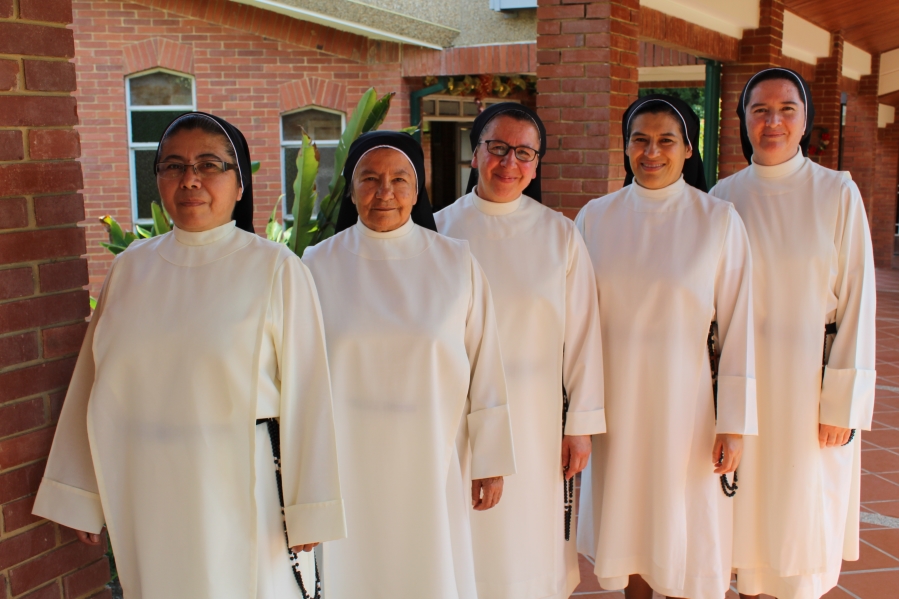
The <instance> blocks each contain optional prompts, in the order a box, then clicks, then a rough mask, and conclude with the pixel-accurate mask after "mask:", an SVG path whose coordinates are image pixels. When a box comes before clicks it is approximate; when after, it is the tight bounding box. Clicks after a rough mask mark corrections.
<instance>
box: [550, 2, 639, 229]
mask: <svg viewBox="0 0 899 599" xmlns="http://www.w3.org/2000/svg"><path fill="white" fill-rule="evenodd" d="M639 19H640V3H639V1H638V0H592V1H591V0H573V1H572V0H564V1H563V0H539V1H538V8H537V77H538V81H537V92H538V95H537V109H538V112H539V114H540V118H541V119H543V121H544V123H545V124H546V129H547V142H548V148H549V150H548V152H547V154H546V157H545V159H544V162H543V201H544V203H545V204H546V205H547V206H551V207H553V208H556V209H561V210H562V211H563V212H565V213H566V214H568V215H569V216H572V217H573V216H574V215H575V214H576V212H577V211H578V210H579V209H580V208H581V207H582V206H583V205H584V204H586V203H587V202H588V201H589V200H591V199H593V198H596V197H600V196H602V195H605V194H607V193H609V192H612V191H615V190H617V189H620V188H621V182H622V181H623V179H624V162H623V159H624V154H623V140H622V137H621V118H622V115H623V114H624V111H625V110H626V109H627V107H628V105H629V104H630V103H631V102H633V101H634V100H636V98H637V92H638V84H637V64H638V52H639V42H638V40H637V35H638V33H639Z"/></svg>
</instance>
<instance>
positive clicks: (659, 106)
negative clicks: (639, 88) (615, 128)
mask: <svg viewBox="0 0 899 599" xmlns="http://www.w3.org/2000/svg"><path fill="white" fill-rule="evenodd" d="M641 114H667V115H668V116H670V117H671V118H673V119H674V121H675V122H676V123H677V128H678V129H680V134H681V137H682V138H683V141H684V144H685V145H688V146H689V145H690V138H688V137H687V130H686V129H685V128H684V117H682V116H681V115H680V113H678V112H677V111H676V110H675V109H674V108H672V107H671V106H669V105H668V104H666V103H665V102H647V103H646V104H644V105H643V106H640V107H639V108H637V110H635V111H634V114H632V115H631V116H630V119H629V120H628V124H627V137H625V138H624V144H625V145H627V143H628V141H630V138H631V123H633V122H634V119H636V118H637V117H638V116H640V115H641Z"/></svg>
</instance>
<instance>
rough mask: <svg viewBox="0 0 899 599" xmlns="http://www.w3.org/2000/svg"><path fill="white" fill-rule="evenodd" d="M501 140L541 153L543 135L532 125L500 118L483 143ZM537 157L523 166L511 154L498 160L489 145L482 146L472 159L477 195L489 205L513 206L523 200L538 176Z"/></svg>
mask: <svg viewBox="0 0 899 599" xmlns="http://www.w3.org/2000/svg"><path fill="white" fill-rule="evenodd" d="M488 139H490V140H498V141H502V142H505V143H506V144H508V145H510V146H527V147H529V148H532V149H534V150H539V149H540V132H539V131H537V127H536V126H535V125H534V124H533V123H531V122H528V121H519V120H518V119H514V118H512V117H509V116H503V115H499V116H497V117H495V118H494V119H493V120H491V121H490V122H489V123H487V126H486V127H484V131H483V132H482V133H481V141H482V142H484V141H487V140H488ZM539 162H540V158H539V157H537V158H535V159H534V160H533V161H531V162H523V161H521V160H519V159H518V158H516V157H515V152H514V151H510V152H509V153H508V154H506V155H505V156H496V155H495V154H491V153H490V152H488V151H487V144H485V143H480V144H478V147H477V148H475V152H474V155H473V156H472V158H471V168H476V169H478V186H477V190H476V191H477V194H478V197H480V198H481V199H484V200H487V201H488V202H499V203H504V202H512V201H514V200H517V199H518V198H519V196H521V194H522V192H523V191H524V190H525V188H526V187H527V186H528V185H529V184H530V182H531V181H532V180H533V179H534V178H535V177H536V176H537V164H538V163H539Z"/></svg>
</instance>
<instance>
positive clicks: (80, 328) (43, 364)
mask: <svg viewBox="0 0 899 599" xmlns="http://www.w3.org/2000/svg"><path fill="white" fill-rule="evenodd" d="M71 21H72V6H71V0H0V505H2V528H0V597H2V598H6V597H23V599H24V596H26V594H27V597H28V598H29V599H30V598H34V599H37V598H38V597H39V598H40V599H45V598H46V599H53V598H62V597H66V598H67V599H68V598H71V599H76V598H80V597H89V596H90V597H108V596H109V591H108V590H104V588H103V585H104V584H105V583H106V581H107V580H109V564H108V562H107V560H106V557H105V556H104V552H105V550H106V547H105V543H104V545H103V546H100V547H93V548H91V547H87V546H85V545H82V544H81V543H79V542H78V541H77V540H76V539H75V534H74V532H72V531H71V530H68V529H66V528H63V527H61V526H58V525H56V524H54V523H52V522H47V521H46V520H40V519H37V518H34V517H32V516H31V507H32V504H33V502H34V493H35V491H36V490H37V485H38V483H39V482H40V480H41V476H42V474H43V470H44V465H45V463H46V457H47V453H48V451H49V449H50V443H51V441H52V439H53V433H54V430H55V423H56V419H57V416H58V414H59V410H60V407H61V405H62V401H63V397H64V394H65V390H66V386H67V385H68V383H69V379H70V377H71V374H72V369H73V368H74V365H75V357H76V354H77V352H78V348H79V346H80V344H81V340H82V338H83V336H84V331H85V327H86V325H85V322H84V319H85V317H86V316H87V315H88V312H89V307H88V297H87V292H86V291H84V290H83V289H82V286H83V285H85V284H86V283H87V263H86V261H85V260H84V259H83V258H81V256H82V254H84V253H85V242H84V231H83V230H82V229H81V228H79V227H78V226H77V224H76V223H77V222H78V221H80V220H81V219H83V218H84V207H83V203H82V200H81V196H80V195H79V194H77V193H76V192H77V191H78V190H79V189H81V187H82V177H81V165H80V164H79V163H78V161H77V160H76V158H77V157H78V155H79V153H80V149H79V141H78V135H77V133H76V132H75V131H74V129H73V127H74V126H75V124H76V123H77V121H78V117H77V113H76V105H75V99H74V98H72V97H71V95H70V92H71V91H72V90H74V88H75V66H74V64H73V63H71V62H70V61H69V59H70V58H72V57H73V56H74V53H75V47H74V41H73V37H72V31H71V30H70V29H67V28H66V25H67V24H68V23H71Z"/></svg>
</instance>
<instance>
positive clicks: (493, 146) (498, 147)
mask: <svg viewBox="0 0 899 599" xmlns="http://www.w3.org/2000/svg"><path fill="white" fill-rule="evenodd" d="M478 143H482V144H484V145H485V146H487V151H488V152H490V153H491V154H493V155H494V156H505V155H506V154H508V153H509V151H510V150H511V151H513V152H515V157H516V158H518V159H519V160H520V161H522V162H533V161H534V160H535V159H536V158H537V150H535V149H534V148H531V147H528V146H510V145H509V144H507V143H506V142H504V141H500V140H498V139H485V140H484V141H481V142H478Z"/></svg>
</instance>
